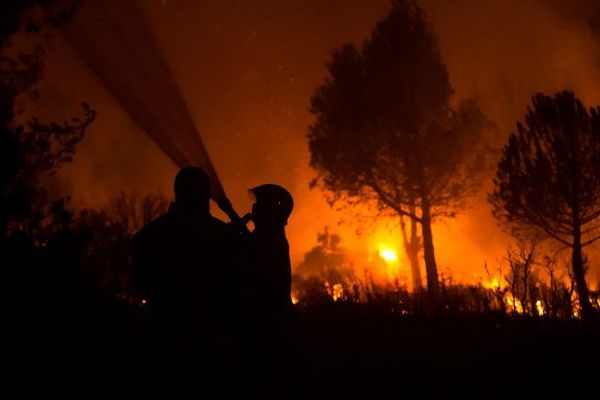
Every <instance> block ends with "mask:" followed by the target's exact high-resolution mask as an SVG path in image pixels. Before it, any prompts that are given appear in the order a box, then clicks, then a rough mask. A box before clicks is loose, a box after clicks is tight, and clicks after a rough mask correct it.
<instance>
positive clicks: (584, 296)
mask: <svg viewBox="0 0 600 400" xmlns="http://www.w3.org/2000/svg"><path fill="white" fill-rule="evenodd" d="M573 220H574V221H573V265H572V267H573V278H575V286H576V289H577V297H579V305H580V306H581V316H582V317H583V318H589V317H591V316H592V315H593V314H594V308H593V307H592V303H591V302H590V294H589V289H588V287H587V283H586V282H585V269H584V265H583V252H582V247H581V224H580V223H579V216H578V215H576V216H575V217H574V218H573Z"/></svg>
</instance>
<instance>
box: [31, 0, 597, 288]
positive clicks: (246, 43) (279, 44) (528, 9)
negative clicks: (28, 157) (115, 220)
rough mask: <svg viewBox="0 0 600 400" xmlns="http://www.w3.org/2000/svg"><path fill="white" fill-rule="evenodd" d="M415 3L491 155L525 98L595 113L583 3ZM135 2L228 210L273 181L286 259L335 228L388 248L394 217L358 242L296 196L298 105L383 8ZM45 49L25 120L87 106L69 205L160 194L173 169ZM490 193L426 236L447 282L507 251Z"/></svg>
mask: <svg viewBox="0 0 600 400" xmlns="http://www.w3.org/2000/svg"><path fill="white" fill-rule="evenodd" d="M420 3H421V4H422V6H423V8H424V9H425V11H426V13H427V14H428V16H429V17H430V19H431V20H432V23H433V25H434V29H435V30H436V31H437V33H438V36H439V40H440V44H441V50H442V56H443V59H444V61H445V62H446V64H447V66H448V70H449V73H450V78H451V82H452V84H453V86H454V88H455V92H456V99H457V100H458V99H460V98H465V97H473V98H475V99H477V100H478V101H479V103H480V104H481V106H482V108H483V109H484V110H485V111H486V112H487V113H488V115H489V116H490V117H491V119H492V120H493V121H494V122H495V123H496V126H497V134H496V136H495V140H494V141H493V143H490V145H492V146H494V147H497V148H498V147H500V146H501V145H502V144H503V143H504V141H505V139H506V138H507V136H508V135H509V133H510V132H511V130H513V129H514V126H515V123H516V121H517V120H519V119H521V118H522V117H523V115H524V113H525V107H526V106H527V104H528V103H529V100H530V97H531V96H532V95H533V94H534V93H536V92H539V91H542V92H546V93H554V92H557V91H559V90H563V89H572V90H574V91H575V92H576V94H577V95H578V96H579V97H580V98H581V99H582V100H583V101H584V102H585V103H586V104H588V105H592V104H600V90H599V89H600V88H599V87H598V86H599V84H598V80H597V79H596V78H597V76H598V72H599V66H600V63H599V61H600V57H599V56H600V47H599V43H600V23H599V22H598V21H600V17H599V15H600V12H599V11H598V8H599V6H598V5H596V2H595V1H592V0H589V1H584V0H580V1H570V2H565V1H559V0H531V1H518V0H489V1H485V2H482V1H479V0H460V1H458V0H422V1H421V2H420ZM140 4H141V5H142V6H143V7H142V8H143V12H144V15H145V17H146V18H147V20H148V22H149V25H150V26H151V28H152V30H153V33H154V36H155V38H156V41H157V45H158V46H159V48H160V50H161V52H162V53H163V55H164V56H165V59H166V60H167V63H168V68H169V70H170V71H171V72H172V74H173V76H174V79H175V81H176V82H177V85H178V89H179V90H180V92H181V94H182V97H183V99H184V100H185V103H186V105H187V107H188V109H189V111H190V114H191V116H192V117H193V119H194V121H193V122H194V124H195V125H196V126H197V127H198V128H199V130H200V131H201V132H202V135H203V136H202V137H203V139H204V140H205V144H206V147H207V148H208V151H209V153H210V155H211V158H212V161H213V162H214V165H215V167H216V170H217V171H218V172H219V176H220V177H221V179H222V181H223V184H224V185H225V187H226V188H227V189H228V194H229V195H230V197H231V199H232V201H233V203H234V204H235V205H236V208H237V209H238V210H239V211H240V212H243V211H244V210H246V209H247V208H248V207H249V200H248V199H247V198H246V195H245V193H246V189H247V188H249V187H252V186H253V185H256V184H259V183H265V182H273V183H280V184H283V185H284V186H286V187H287V188H288V189H290V191H291V192H292V193H293V194H294V196H295V199H296V204H297V207H296V209H295V210H294V213H293V215H292V218H291V219H290V223H289V226H288V236H289V238H290V242H291V250H292V258H293V261H294V263H296V264H297V263H299V262H300V261H301V260H302V257H303V255H304V253H306V252H307V251H308V250H309V249H311V248H312V247H313V246H314V245H315V244H316V234H317V232H319V231H321V230H322V228H323V226H324V225H330V226H332V227H335V230H336V231H337V232H339V233H340V234H341V235H342V240H343V243H344V244H345V246H346V247H348V248H353V249H364V250H365V251H368V250H369V249H370V248H374V247H376V245H377V243H374V242H373V239H372V238H373V237H378V235H381V233H380V232H382V231H385V232H386V234H385V237H386V238H393V237H396V238H397V242H396V243H395V244H396V245H397V246H398V248H401V246H400V235H399V232H397V231H394V228H395V227H394V225H395V222H394V221H382V222H381V223H380V224H378V225H377V226H376V227H373V228H370V229H367V230H366V231H365V234H363V235H362V236H358V235H356V234H354V232H355V230H356V228H357V226H356V224H349V223H345V224H343V225H339V226H337V224H336V223H337V221H339V220H340V219H342V218H345V220H346V222H348V219H351V217H348V216H347V215H344V214H340V213H337V212H334V211H332V210H330V209H329V208H328V206H327V204H326V203H325V201H324V200H323V198H322V195H321V194H320V193H318V192H311V191H309V189H308V182H309V181H310V179H311V177H312V176H313V172H312V171H311V170H310V169H309V167H308V159H309V154H308V150H307V146H306V140H305V135H306V129H307V127H308V125H309V124H310V123H311V121H312V119H311V118H312V117H311V115H310V114H309V112H308V100H309V98H310V95H311V94H312V92H313V91H314V90H315V88H316V87H317V86H318V85H319V84H320V83H321V82H322V80H323V79H324V77H325V73H326V70H325V63H326V61H327V59H328V58H329V56H330V54H331V51H332V50H333V49H334V48H335V47H338V46H340V45H342V44H343V43H346V42H354V43H356V44H361V42H362V41H363V40H365V39H366V38H367V37H368V35H369V33H370V31H371V29H372V28H373V27H374V26H375V24H376V22H377V21H378V20H379V19H380V18H382V17H383V16H384V15H385V14H386V12H387V11H388V10H389V7H390V1H389V0H346V1H342V0H332V1H326V2H324V1H318V0H307V1H303V2H297V1H293V0H285V1H277V2H271V1H259V0H256V1H250V0H249V1H238V0H230V1H224V0H219V1H216V0H213V1H205V2H189V1H183V0H165V1H147V2H143V3H140ZM47 49H48V57H47V69H46V78H45V80H44V83H43V84H42V85H41V87H40V94H41V98H40V100H39V101H38V102H37V104H36V106H35V107H36V109H37V111H39V112H41V113H44V112H46V113H49V112H50V111H49V110H55V111H60V110H61V109H63V108H65V109H69V108H70V109H71V110H72V106H73V104H77V102H79V101H80V100H85V101H87V102H89V103H90V104H92V105H93V106H94V107H95V108H96V109H97V110H98V117H97V121H96V122H95V123H94V124H93V126H92V128H91V130H90V132H89V136H88V137H87V138H86V139H85V140H84V143H82V145H81V148H80V149H79V152H78V155H77V157H76V161H75V163H73V164H72V165H70V166H68V167H67V168H65V169H64V170H63V171H62V173H61V175H60V178H61V180H62V182H63V184H64V185H65V187H67V188H68V189H69V190H70V191H71V193H72V195H73V197H74V199H75V200H76V201H78V202H80V204H82V205H95V204H102V203H105V202H107V201H108V198H110V196H111V195H112V193H117V192H119V191H121V190H133V191H137V192H140V193H146V192H154V191H156V189H157V188H158V189H160V190H162V191H163V192H164V193H167V194H168V193H170V192H171V182H172V178H173V176H174V173H175V170H176V168H175V167H174V166H173V164H172V163H171V162H170V161H169V160H168V159H167V157H165V156H164V155H163V154H162V152H161V151H160V149H158V147H157V146H156V145H155V144H153V143H152V142H151V141H150V140H149V139H148V138H147V137H146V135H145V134H144V133H143V132H142V131H141V130H140V128H139V127H138V124H136V123H135V121H134V120H133V119H132V118H131V117H130V116H129V115H128V114H127V113H126V112H125V111H124V110H123V108H122V107H121V106H120V105H119V103H118V102H116V101H115V100H114V98H113V97H112V96H111V95H110V94H109V92H108V91H107V90H106V88H105V87H104V85H103V84H102V83H101V82H100V81H99V80H98V79H97V77H96V76H95V75H94V74H93V73H92V72H91V71H90V70H89V69H88V68H87V67H86V66H85V64H83V63H82V62H81V60H79V59H78V57H77V56H76V54H75V52H74V51H73V49H72V48H71V46H70V45H69V44H68V43H67V42H66V41H65V40H64V38H61V37H59V36H58V37H55V38H53V39H52V40H51V42H49V43H48V45H47ZM490 178H491V177H490ZM489 190H490V185H489V183H488V184H487V187H484V188H483V189H482V191H481V195H480V196H479V197H478V198H476V199H474V200H473V202H472V206H471V208H469V209H468V210H466V212H465V213H464V214H463V215H462V216H459V217H458V219H457V220H455V221H449V222H445V223H439V224H437V225H436V226H435V227H434V235H435V240H436V254H437V256H438V258H439V261H440V262H439V263H440V265H441V267H442V269H443V268H444V267H446V268H448V269H450V271H451V272H452V273H453V275H454V276H455V277H456V278H458V279H469V280H470V279H476V278H477V277H476V275H479V276H481V275H482V274H483V270H482V265H483V262H484V261H488V262H489V263H494V262H495V260H496V259H498V258H500V256H501V253H502V251H503V249H504V248H505V246H506V244H507V243H508V242H509V241H510V238H509V237H508V236H507V235H505V234H503V233H502V232H501V231H500V230H499V229H498V228H496V223H495V221H494V220H493V218H492V217H491V215H490V211H489V206H488V205H487V203H486V200H485V197H486V193H488V192H489ZM388 227H389V229H388ZM373 232H376V234H373ZM387 232H390V233H389V234H388V233H387ZM389 240H393V239H389ZM389 244H394V243H389ZM596 259H598V257H596ZM593 265H594V261H593ZM592 268H595V267H594V266H592ZM591 278H595V276H594V274H591Z"/></svg>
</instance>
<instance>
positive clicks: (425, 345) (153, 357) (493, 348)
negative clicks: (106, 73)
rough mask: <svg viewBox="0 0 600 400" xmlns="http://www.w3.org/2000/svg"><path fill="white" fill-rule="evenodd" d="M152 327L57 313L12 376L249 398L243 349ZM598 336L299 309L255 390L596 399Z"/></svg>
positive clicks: (29, 343)
mask: <svg viewBox="0 0 600 400" xmlns="http://www.w3.org/2000/svg"><path fill="white" fill-rule="evenodd" d="M80 304H81V303H80ZM113 306H114V305H113ZM109 310H110V311H109ZM72 311H73V312H75V313H77V312H83V311H84V310H83V309H81V310H78V311H77V310H72ZM46 317H48V315H46ZM29 323H30V324H31V323H32V321H29ZM38 323H39V324H38ZM22 326H25V325H22ZM65 327H67V328H68V329H65ZM148 329H149V323H148V317H147V315H146V316H144V315H143V314H141V313H139V312H138V311H137V310H136V309H134V308H130V307H129V306H123V305H122V304H120V305H119V306H118V307H107V306H106V305H103V306H101V307H100V306H98V307H96V311H95V312H91V313H90V312H89V310H88V311H86V313H85V315H84V314H79V317H76V314H71V315H68V314H63V315H62V317H61V316H58V318H57V314H55V315H54V317H53V319H52V320H51V321H50V320H46V321H43V319H40V320H38V321H37V322H33V325H32V326H29V329H28V332H29V335H25V336H20V337H19V339H20V340H19V341H17V342H16V343H20V345H19V346H21V347H19V346H12V348H13V350H17V351H16V353H14V354H15V356H16V357H15V363H14V364H11V365H13V367H12V368H11V369H10V370H9V373H10V374H11V375H12V374H13V373H15V372H16V375H17V377H18V378H19V380H24V381H25V382H29V383H30V384H27V385H25V386H22V390H25V391H29V390H35V391H38V390H40V389H42V391H43V392H47V391H48V390H52V391H54V390H58V391H59V393H71V392H72V393H73V394H78V395H81V396H83V397H89V396H91V395H93V394H98V393H105V394H106V395H111V394H116V393H132V394H136V395H139V396H141V395H143V394H148V395H152V394H156V393H158V392H159V391H163V390H166V391H167V393H170V397H171V396H173V398H179V397H180V395H181V396H183V394H182V392H183V393H195V394H197V395H198V396H200V397H201V398H202V397H204V398H231V397H242V398H245V397H243V396H244V395H243V394H240V392H243V391H245V390H246V389H245V388H247V387H248V386H247V377H248V375H249V374H252V373H253V371H251V372H248V370H246V369H245V367H244V366H243V365H244V362H243V357H242V356H240V354H242V353H243V352H241V351H236V350H235V349H233V347H228V348H227V349H225V350H215V347H212V348H211V346H208V347H207V348H206V349H204V350H200V351H197V352H195V353H194V352H191V351H190V352H183V354H179V355H174V354H165V353H164V352H163V353H161V352H159V351H158V348H157V346H155V345H154V344H153V342H152V341H151V340H150V339H149V336H148V333H149V330H148ZM599 334H600V325H599V324H598V323H597V322H589V323H583V322H581V321H579V320H568V321H558V320H550V319H546V318H535V317H520V316H515V317H512V316H506V315H499V314H489V315H467V316H465V315H463V316H458V315H448V314H437V315H425V314H423V315H407V316H399V315H396V314H394V313H391V312H388V311H384V310H382V309H378V308H377V307H375V306H373V305H364V304H347V303H346V304H345V303H333V304H329V305H320V306H319V307H310V308H307V309H300V310H299V311H298V313H297V315H296V316H295V317H294V318H293V320H292V321H290V323H289V329H288V333H287V334H286V335H285V336H286V339H285V340H283V341H284V342H285V343H280V344H279V345H274V348H275V350H273V353H274V354H275V355H274V356H273V357H267V358H269V360H270V361H268V362H267V365H268V366H267V367H266V368H265V371H264V372H263V373H262V374H261V375H260V376H262V377H263V378H261V379H259V381H260V382H262V383H260V384H258V389H255V390H254V392H255V393H257V394H256V395H255V398H282V399H283V398H300V399H313V398H314V399H316V398H319V399H320V398H327V399H344V398H362V399H374V398H382V399H385V398H457V397H458V398H461V397H474V398H490V397H517V398H520V397H523V396H525V395H526V394H527V393H531V396H530V397H531V398H544V397H546V396H551V397H554V396H556V395H557V394H558V393H559V392H560V393H562V392H564V393H566V394H570V396H574V395H575V394H576V393H579V394H582V393H586V398H595V396H596V395H597V394H598V379H599V378H600V362H599V360H600V345H599V338H600V335H599ZM43 382H47V383H43ZM38 383H39V384H38ZM190 391H191V392H190ZM570 396H567V397H566V398H571V397H570ZM185 397H188V395H185Z"/></svg>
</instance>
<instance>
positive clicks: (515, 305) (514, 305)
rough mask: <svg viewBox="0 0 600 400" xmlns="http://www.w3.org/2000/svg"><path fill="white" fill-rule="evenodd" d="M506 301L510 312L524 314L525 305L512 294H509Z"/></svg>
mask: <svg viewBox="0 0 600 400" xmlns="http://www.w3.org/2000/svg"><path fill="white" fill-rule="evenodd" d="M505 300H506V304H507V305H508V310H509V311H513V312H516V313H517V314H523V305H522V304H521V301H520V300H519V299H517V298H515V297H514V296H513V295H512V294H511V293H507V294H506V297H505Z"/></svg>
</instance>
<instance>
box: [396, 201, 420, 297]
mask: <svg viewBox="0 0 600 400" xmlns="http://www.w3.org/2000/svg"><path fill="white" fill-rule="evenodd" d="M410 212H411V213H412V214H414V213H415V209H414V207H412V209H411V210H410ZM400 227H401V228H402V239H403V242H404V251H405V252H406V257H407V258H408V261H409V263H410V272H411V277H412V289H413V290H415V291H416V290H419V289H421V288H422V287H423V282H422V280H421V266H420V263H419V251H420V250H421V239H420V238H419V236H418V233H417V228H418V226H417V222H416V221H415V220H414V218H411V219H410V238H409V236H408V234H407V233H406V223H405V222H404V217H400Z"/></svg>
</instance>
